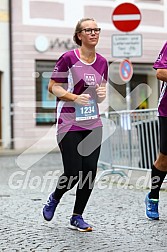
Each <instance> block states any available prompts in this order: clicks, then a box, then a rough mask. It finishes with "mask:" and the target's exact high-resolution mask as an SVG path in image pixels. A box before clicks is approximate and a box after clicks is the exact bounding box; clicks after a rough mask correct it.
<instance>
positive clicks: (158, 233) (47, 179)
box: [0, 152, 167, 252]
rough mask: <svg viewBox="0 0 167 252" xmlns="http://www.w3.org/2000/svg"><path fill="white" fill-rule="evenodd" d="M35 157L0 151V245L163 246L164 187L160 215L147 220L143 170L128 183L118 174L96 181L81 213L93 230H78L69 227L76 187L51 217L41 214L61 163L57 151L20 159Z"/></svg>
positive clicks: (48, 251) (59, 248) (166, 224)
mask: <svg viewBox="0 0 167 252" xmlns="http://www.w3.org/2000/svg"><path fill="white" fill-rule="evenodd" d="M38 159H39V161H38V162H37V163H35V164H34V165H33V166H32V167H29V168H25V167H26V163H25V166H24V165H23V166H20V164H21V160H20V159H18V154H15V155H9V156H8V155H5V156H2V155H1V156H0V203H1V210H0V212H1V214H0V223H1V225H0V251H5V252H10V251H12V252H13V251H17V252H22V251H23V252H24V251H25V252H28V251H33V252H37V251H39V252H65V251H67V252H77V251H79V252H81V251H90V252H94V251H104V252H112V251H113V252H115V251H118V252H125V251H126V252H134V251H140V252H143V251H144V252H145V251H150V252H154V251H160V252H161V251H162V252H166V247H167V240H166V234H165V232H164V230H166V229H167V212H166V208H165V206H166V204H167V197H166V194H167V192H165V191H161V194H160V195H161V198H160V199H161V201H160V217H161V219H160V220H159V221H149V220H147V219H146V218H145V205H144V198H145V195H146V193H147V192H148V189H144V188H143V187H144V186H143V185H146V187H147V183H146V182H145V181H148V179H144V177H143V178H142V179H140V181H139V178H141V175H142V176H144V175H143V173H142V174H140V172H139V173H135V174H130V176H131V180H129V181H130V182H129V181H128V180H127V184H126V183H125V180H126V179H128V177H127V178H121V177H118V176H117V175H116V176H115V175H113V176H111V175H110V176H106V177H105V178H104V179H102V180H100V181H99V182H97V183H96V185H95V188H94V191H93V193H92V195H91V197H90V200H89V202H88V205H87V208H86V211H85V213H84V218H85V219H86V221H88V222H90V223H91V224H92V225H93V227H94V231H93V232H91V233H79V232H77V231H72V230H70V229H69V228H68V224H69V219H70V216H71V213H72V210H73V204H74V200H75V197H74V196H75V188H74V189H72V190H71V191H69V192H68V193H66V194H65V195H64V197H63V198H62V200H61V202H60V204H59V206H58V208H57V211H56V213H55V216H54V218H53V220H52V221H51V222H46V221H44V220H43V218H42V215H41V209H42V207H43V203H45V201H46V199H47V196H48V194H49V193H50V192H51V191H53V190H54V188H55V184H56V180H57V178H58V176H59V175H60V174H61V172H62V163H61V157H60V153H59V152H55V153H50V154H47V155H46V156H45V157H43V158H42V159H40V154H39V153H38V154H35V153H34V154H31V155H28V156H26V158H25V159H24V160H22V162H23V161H24V162H26V161H27V164H30V163H33V161H35V160H38ZM18 160H19V162H18ZM18 164H19V166H18ZM23 168H24V169H23ZM127 172H128V171H127ZM148 175H149V174H148ZM145 176H147V175H146V173H145ZM136 181H138V184H136ZM143 181H144V182H145V184H144V182H143ZM139 182H140V183H139ZM139 185H140V186H139Z"/></svg>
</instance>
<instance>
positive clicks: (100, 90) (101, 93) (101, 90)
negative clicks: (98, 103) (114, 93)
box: [96, 83, 106, 99]
mask: <svg viewBox="0 0 167 252" xmlns="http://www.w3.org/2000/svg"><path fill="white" fill-rule="evenodd" d="M96 93H97V96H98V97H99V98H103V99H104V98H105V97H106V84H105V83H102V84H101V85H99V84H96Z"/></svg>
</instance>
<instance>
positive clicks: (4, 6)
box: [0, 0, 11, 148]
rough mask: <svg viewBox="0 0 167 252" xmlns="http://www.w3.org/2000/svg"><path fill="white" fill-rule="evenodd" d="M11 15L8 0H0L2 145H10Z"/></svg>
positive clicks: (5, 146)
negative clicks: (9, 15) (9, 14)
mask: <svg viewBox="0 0 167 252" xmlns="http://www.w3.org/2000/svg"><path fill="white" fill-rule="evenodd" d="M8 20H9V17H8V1H7V0H0V34H1V42H0V55H1V57H0V71H1V72H2V82H1V89H2V97H1V104H2V108H1V109H2V120H1V121H2V146H3V147H4V148H9V147H10V139H11V136H10V131H11V123H10V70H9V22H8Z"/></svg>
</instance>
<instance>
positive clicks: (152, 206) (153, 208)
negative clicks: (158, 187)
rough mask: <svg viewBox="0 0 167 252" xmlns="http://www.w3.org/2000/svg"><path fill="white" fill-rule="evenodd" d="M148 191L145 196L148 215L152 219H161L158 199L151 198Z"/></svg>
mask: <svg viewBox="0 0 167 252" xmlns="http://www.w3.org/2000/svg"><path fill="white" fill-rule="evenodd" d="M149 194H150V193H148V194H147V195H146V198H145V204H146V216H147V217H148V218H149V219H151V220H159V213H158V202H159V200H158V199H150V198H149Z"/></svg>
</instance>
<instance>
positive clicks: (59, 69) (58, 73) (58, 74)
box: [51, 55, 68, 83]
mask: <svg viewBox="0 0 167 252" xmlns="http://www.w3.org/2000/svg"><path fill="white" fill-rule="evenodd" d="M51 79H52V80H54V81H56V82H58V83H67V82H68V65H67V63H66V62H65V60H64V57H63V55H62V56H61V57H60V58H59V59H58V61H57V62H56V65H55V68H54V70H53V73H52V76H51Z"/></svg>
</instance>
